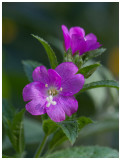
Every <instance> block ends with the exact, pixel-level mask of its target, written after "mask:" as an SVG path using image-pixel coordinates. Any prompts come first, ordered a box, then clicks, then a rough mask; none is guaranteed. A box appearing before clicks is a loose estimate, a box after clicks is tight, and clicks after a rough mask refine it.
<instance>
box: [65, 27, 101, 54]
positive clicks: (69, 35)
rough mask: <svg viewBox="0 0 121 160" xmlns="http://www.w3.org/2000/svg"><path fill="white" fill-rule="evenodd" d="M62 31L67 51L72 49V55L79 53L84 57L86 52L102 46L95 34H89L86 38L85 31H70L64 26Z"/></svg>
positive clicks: (74, 28) (73, 29)
mask: <svg viewBox="0 0 121 160" xmlns="http://www.w3.org/2000/svg"><path fill="white" fill-rule="evenodd" d="M62 31H63V36H64V41H65V48H66V51H67V50H68V49H69V48H71V50H72V54H74V53H75V52H77V51H79V53H80V55H82V54H83V53H85V52H88V51H91V50H94V49H97V48H99V47H100V46H101V44H100V43H99V42H97V37H96V36H95V35H94V34H93V33H89V34H87V35H86V36H85V31H84V29H83V28H81V27H72V28H70V30H69V31H68V28H67V27H66V26H65V25H62Z"/></svg>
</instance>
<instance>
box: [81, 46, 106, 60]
mask: <svg viewBox="0 0 121 160" xmlns="http://www.w3.org/2000/svg"><path fill="white" fill-rule="evenodd" d="M105 51H106V49H105V48H99V49H95V50H92V51H90V52H86V53H85V54H83V55H82V59H83V63H85V62H87V61H88V60H90V59H92V58H94V57H97V56H100V55H101V54H102V53H104V52H105Z"/></svg>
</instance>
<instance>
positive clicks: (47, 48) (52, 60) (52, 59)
mask: <svg viewBox="0 0 121 160" xmlns="http://www.w3.org/2000/svg"><path fill="white" fill-rule="evenodd" d="M32 36H33V37H34V38H36V39H37V40H38V41H39V42H40V43H41V44H42V45H43V47H44V48H45V51H46V53H47V55H48V58H49V61H50V65H51V67H52V69H55V68H56V67H57V65H58V62H57V58H56V55H55V53H54V51H53V50H52V48H51V47H50V45H49V44H48V43H47V42H46V41H45V40H44V39H42V38H40V37H39V36H36V35H33V34H32Z"/></svg>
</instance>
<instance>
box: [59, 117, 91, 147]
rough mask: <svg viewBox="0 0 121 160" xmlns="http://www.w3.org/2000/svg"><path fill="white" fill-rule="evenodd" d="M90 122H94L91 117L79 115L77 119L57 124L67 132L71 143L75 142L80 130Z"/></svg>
mask: <svg viewBox="0 0 121 160" xmlns="http://www.w3.org/2000/svg"><path fill="white" fill-rule="evenodd" d="M89 123H92V121H91V119H89V118H87V117H79V118H78V119H76V120H68V121H63V122H60V123H57V124H58V126H59V127H60V128H61V129H62V131H63V132H64V133H65V135H66V136H67V138H68V139H69V141H70V142H71V144H74V142H75V141H76V138H77V136H78V132H79V131H80V130H81V129H82V128H83V127H84V126H86V125H87V124H89Z"/></svg>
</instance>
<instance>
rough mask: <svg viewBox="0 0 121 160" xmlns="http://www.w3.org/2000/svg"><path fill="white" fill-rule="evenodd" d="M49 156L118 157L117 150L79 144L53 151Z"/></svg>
mask: <svg viewBox="0 0 121 160" xmlns="http://www.w3.org/2000/svg"><path fill="white" fill-rule="evenodd" d="M47 157H48V158H118V157H119V153H118V151H117V150H115V149H112V148H109V147H101V146H79V147H72V148H68V149H64V150H61V151H57V152H56V153H52V154H50V155H48V156H47Z"/></svg>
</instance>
